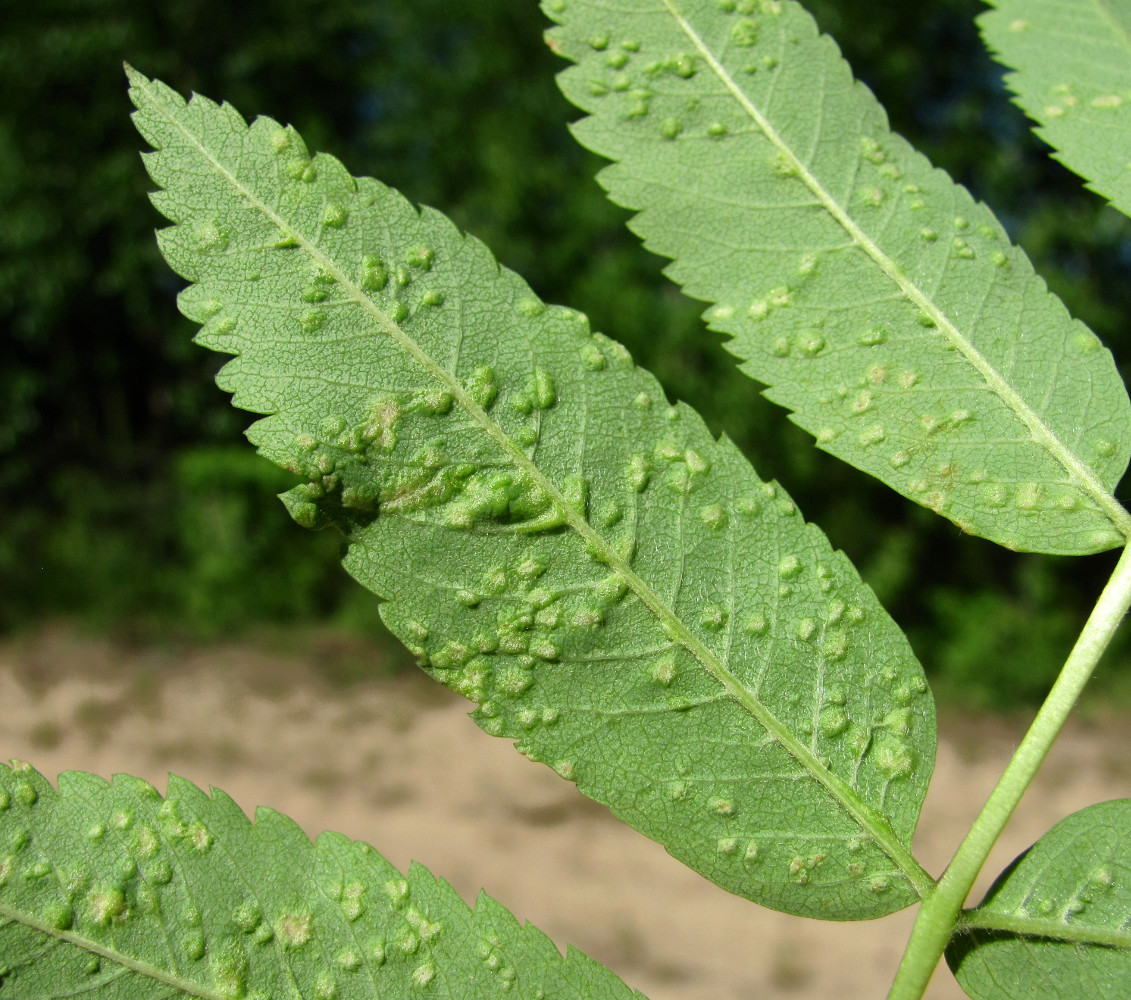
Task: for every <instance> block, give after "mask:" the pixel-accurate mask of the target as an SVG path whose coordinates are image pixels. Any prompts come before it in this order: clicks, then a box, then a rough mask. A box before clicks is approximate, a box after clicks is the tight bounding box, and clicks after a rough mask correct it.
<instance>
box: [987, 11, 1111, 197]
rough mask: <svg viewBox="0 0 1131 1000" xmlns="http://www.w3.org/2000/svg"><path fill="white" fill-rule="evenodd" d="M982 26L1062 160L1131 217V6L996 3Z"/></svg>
mask: <svg viewBox="0 0 1131 1000" xmlns="http://www.w3.org/2000/svg"><path fill="white" fill-rule="evenodd" d="M988 2H989V3H990V5H991V6H993V7H994V8H995V9H994V10H992V11H988V12H986V13H985V14H983V15H982V16H981V17H980V18H979V19H978V23H979V25H980V27H981V29H982V38H983V39H984V40H985V43H986V45H987V46H988V47H989V49H990V50H991V52H993V54H994V55H995V56H996V57H997V59H998V60H999V61H1000V62H1002V63H1003V64H1004V65H1006V66H1009V67H1010V68H1011V69H1014V70H1016V72H1015V73H1010V74H1008V75H1007V76H1006V78H1005V82H1006V83H1007V84H1008V86H1009V89H1010V90H1012V91H1013V93H1014V94H1015V95H1016V98H1017V103H1018V104H1019V105H1020V106H1021V107H1022V108H1023V109H1024V110H1025V113H1026V114H1027V115H1029V117H1030V118H1032V119H1033V120H1034V121H1036V122H1037V123H1038V124H1039V125H1040V128H1038V129H1036V133H1037V135H1039V136H1040V137H1041V138H1042V139H1044V140H1045V142H1047V143H1048V144H1049V145H1050V146H1052V147H1053V149H1054V150H1056V152H1055V153H1054V154H1053V156H1054V158H1055V159H1057V160H1059V161H1060V162H1061V163H1063V164H1064V165H1065V166H1066V167H1068V169H1069V170H1072V171H1075V172H1076V173H1077V174H1079V175H1080V176H1081V177H1083V178H1084V179H1085V180H1086V181H1087V182H1088V187H1089V188H1091V189H1092V190H1093V191H1095V192H1096V193H1097V194H1099V195H1101V196H1102V197H1104V198H1106V199H1108V200H1109V201H1110V202H1111V203H1112V204H1113V205H1115V207H1116V208H1118V209H1119V210H1120V211H1121V212H1123V213H1124V214H1125V215H1131V5H1129V4H1127V3H1126V0H1122V2H1121V0H988Z"/></svg>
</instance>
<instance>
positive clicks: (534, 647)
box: [529, 639, 562, 660]
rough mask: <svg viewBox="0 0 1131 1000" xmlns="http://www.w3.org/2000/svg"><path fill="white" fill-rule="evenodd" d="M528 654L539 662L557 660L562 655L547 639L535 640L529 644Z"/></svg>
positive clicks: (557, 647)
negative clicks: (535, 657)
mask: <svg viewBox="0 0 1131 1000" xmlns="http://www.w3.org/2000/svg"><path fill="white" fill-rule="evenodd" d="M529 648H530V652H531V653H532V654H533V655H534V656H537V657H538V659H540V660H557V659H559V658H560V657H561V655H562V650H561V647H560V646H557V645H555V644H554V643H552V642H550V641H549V640H548V639H536V640H534V641H533V642H532V643H530V647H529Z"/></svg>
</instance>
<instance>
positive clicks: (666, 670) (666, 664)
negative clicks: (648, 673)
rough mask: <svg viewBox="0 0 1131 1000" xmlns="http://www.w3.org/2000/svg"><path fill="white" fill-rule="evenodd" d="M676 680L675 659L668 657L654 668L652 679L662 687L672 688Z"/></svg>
mask: <svg viewBox="0 0 1131 1000" xmlns="http://www.w3.org/2000/svg"><path fill="white" fill-rule="evenodd" d="M675 678H676V666H675V657H674V656H672V655H668V656H665V657H663V658H662V659H660V660H657V661H656V663H655V664H654V665H653V666H652V679H653V680H654V681H655V682H656V683H657V684H659V685H660V686H661V687H670V686H671V685H672V682H673V681H674V680H675Z"/></svg>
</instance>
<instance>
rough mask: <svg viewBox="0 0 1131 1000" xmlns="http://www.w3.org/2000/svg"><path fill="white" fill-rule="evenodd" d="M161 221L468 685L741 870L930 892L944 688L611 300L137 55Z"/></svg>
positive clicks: (376, 565) (322, 478)
mask: <svg viewBox="0 0 1131 1000" xmlns="http://www.w3.org/2000/svg"><path fill="white" fill-rule="evenodd" d="M132 82H133V90H132V96H133V99H134V101H135V103H136V104H137V105H138V108H139V111H138V112H137V114H136V115H135V121H136V123H137V125H138V128H139V129H140V130H141V132H142V133H143V134H144V135H145V137H146V138H147V139H148V140H149V141H150V142H151V143H152V144H153V145H154V146H155V147H157V150H158V151H157V152H155V153H150V154H147V158H146V164H147V166H148V168H149V170H150V173H151V175H152V176H153V178H154V179H155V180H156V181H157V182H158V183H159V184H160V185H161V186H162V187H163V188H164V190H163V191H160V192H158V193H157V194H156V195H155V196H154V200H155V202H156V204H157V205H158V207H159V208H160V209H161V210H162V211H163V212H164V213H165V214H166V215H167V216H168V217H169V218H171V219H172V220H173V221H174V222H175V223H176V225H175V226H173V227H171V228H169V229H166V230H164V231H163V232H161V233H160V243H161V247H162V249H163V250H164V252H165V255H166V257H167V258H168V260H169V262H170V264H171V265H172V266H173V267H174V268H175V269H176V270H177V271H178V272H179V273H180V274H182V275H184V276H185V277H187V278H189V279H190V280H191V281H193V282H194V284H193V285H192V286H191V287H189V288H188V289H186V290H185V292H184V293H183V294H182V296H181V300H180V304H181V308H182V309H183V311H184V312H185V313H186V315H188V316H189V317H191V318H193V319H196V320H199V321H201V322H203V323H204V326H203V328H202V330H201V331H200V333H199V336H198V339H199V341H200V342H201V343H203V344H204V345H205V346H208V347H211V348H213V349H215V350H219V351H226V352H230V353H233V354H236V355H238V357H237V358H235V359H234V360H232V361H230V362H229V363H228V364H227V365H226V366H225V367H224V369H223V371H222V373H221V376H220V382H221V384H222V385H223V386H224V387H225V388H227V389H229V390H230V391H232V392H233V393H234V394H235V398H234V403H235V404H236V405H238V406H242V407H244V408H246V409H250V410H254V411H256V412H259V413H267V414H271V416H269V417H267V418H266V419H263V420H260V421H259V422H257V423H256V424H255V425H254V426H253V427H252V428H251V429H250V431H249V436H250V437H251V438H252V440H253V441H254V442H255V443H256V444H257V445H258V446H259V448H260V450H261V452H262V453H264V454H265V455H267V456H269V457H270V458H272V459H273V460H275V461H276V462H279V463H280V464H282V465H284V466H286V467H288V468H290V469H292V470H294V471H296V472H297V473H299V474H300V475H301V476H302V477H303V478H304V479H305V480H306V482H305V483H304V484H302V485H300V486H298V487H296V488H295V489H294V490H292V491H291V492H290V493H289V494H287V495H286V497H285V501H286V503H287V504H288V505H289V508H290V510H291V511H292V513H293V514H294V516H295V517H296V518H297V519H298V520H299V521H300V522H301V523H303V524H306V525H308V526H318V525H322V524H329V523H332V524H334V525H336V526H337V527H339V528H340V529H341V530H342V531H343V532H344V533H345V535H346V537H347V539H348V541H349V548H348V553H347V555H346V558H345V563H346V566H347V568H348V569H349V571H350V572H351V573H353V574H354V576H356V577H357V579H358V580H360V581H361V582H362V583H363V584H365V586H367V587H368V588H370V589H371V590H373V591H374V592H375V593H376V594H378V595H380V596H381V597H382V598H384V599H385V601H386V603H384V604H383V605H382V607H381V613H382V616H383V618H384V620H385V621H386V623H387V624H388V625H389V627H390V628H391V629H392V631H393V632H394V633H396V634H397V635H398V636H399V637H400V638H401V639H402V640H403V641H404V642H405V643H406V644H407V645H408V646H409V648H410V649H411V650H412V651H413V652H414V653H415V654H416V655H417V656H418V657H419V658H420V662H421V664H422V666H424V667H425V668H426V669H427V670H428V671H429V672H430V673H431V674H432V675H433V676H434V677H436V678H437V679H438V680H439V681H441V682H442V683H443V684H445V685H447V686H449V687H451V688H452V689H454V690H456V691H458V692H460V693H461V694H463V695H465V696H467V697H468V698H470V699H472V700H474V701H475V702H477V703H478V708H477V709H476V711H475V713H474V717H475V719H476V721H477V722H478V724H479V725H480V726H481V727H482V728H483V729H485V730H486V731H487V732H489V733H492V734H494V735H497V736H505V737H508V738H510V739H514V740H517V741H518V748H519V750H520V751H521V752H522V753H524V754H526V755H527V756H528V757H530V758H532V759H534V760H538V761H543V762H545V763H547V764H549V765H551V766H552V767H553V768H555V769H556V770H557V772H558V773H559V774H561V775H562V776H563V777H565V778H567V779H570V780H572V781H575V782H577V783H578V785H579V787H580V788H581V790H582V792H584V793H585V794H586V795H589V796H590V797H592V798H595V799H597V800H599V801H601V802H604V803H607V804H608V805H609V806H610V807H611V808H612V809H613V811H614V812H615V813H616V814H617V815H618V816H620V817H621V818H622V819H624V820H625V821H627V822H628V823H630V824H632V825H633V826H634V827H636V828H637V829H639V830H641V831H643V832H644V833H646V834H647V835H648V836H650V837H652V838H654V839H656V840H658V841H660V842H661V843H663V844H664V845H665V846H667V848H668V849H669V850H670V851H671V852H672V853H673V854H674V855H676V856H677V857H678V858H680V859H681V860H683V861H684V862H686V863H687V864H688V865H690V866H692V867H693V868H695V869H697V870H698V871H700V872H702V873H703V874H704V875H706V876H707V877H709V878H711V879H713V880H714V881H715V882H717V883H718V884H720V885H722V886H724V887H726V888H727V889H730V890H731V891H733V892H736V893H739V894H741V895H744V896H747V897H749V898H751V899H756V900H758V901H761V902H763V903H766V904H768V905H770V906H774V907H777V908H780V909H783V910H788V911H791V912H797V913H806V914H811V915H814V916H829V917H835V918H840V919H850V918H858V917H864V916H870V915H876V914H880V913H884V912H888V911H890V910H892V909H895V908H898V907H900V906H903V905H906V904H907V903H909V902H911V901H912V900H913V899H914V898H915V896H916V892H917V891H922V890H923V888H924V887H926V886H928V885H929V884H930V883H929V880H928V877H927V876H926V875H925V874H924V873H923V872H922V870H921V868H919V866H918V865H917V864H915V862H914V860H913V859H912V858H911V857H910V856H909V854H908V851H907V846H908V844H909V843H910V838H911V833H912V830H913V828H914V825H915V820H916V818H917V815H918V812H919V808H920V804H921V802H922V798H923V795H924V793H925V789H926V785H927V781H928V778H929V775H930V772H931V769H932V767H933V758H934V739H935V726H934V710H933V703H932V700H931V697H930V694H929V692H928V691H927V686H926V683H925V680H924V678H923V675H922V671H921V668H920V667H919V665H918V664H917V662H916V661H915V659H914V657H913V655H912V653H911V651H910V648H909V647H908V645H907V642H906V640H905V639H904V637H903V635H902V634H901V633H900V632H899V630H898V629H897V628H896V626H895V625H894V623H892V622H891V620H890V619H889V618H888V617H887V615H886V614H885V613H884V611H883V609H882V608H881V607H880V606H879V604H878V602H877V601H876V599H875V597H874V595H873V594H872V592H871V591H870V590H869V589H868V588H867V587H866V586H864V584H863V583H862V582H861V581H860V579H859V577H858V576H857V574H856V573H855V571H854V570H853V569H852V567H851V566H850V565H849V564H848V562H847V560H845V558H844V557H843V555H841V554H840V553H836V552H833V551H832V549H831V548H830V546H829V544H828V541H827V539H825V537H824V536H823V535H822V534H821V533H820V532H819V531H818V530H816V529H815V528H813V527H812V526H808V525H806V524H805V523H804V522H803V521H802V519H801V517H800V516H799V515H798V512H797V510H796V508H795V507H794V505H793V503H792V502H791V501H790V500H789V498H788V497H787V496H785V494H784V493H783V492H782V491H781V490H780V489H779V488H778V487H777V486H775V485H774V484H772V483H763V482H762V481H761V480H759V479H758V478H757V476H756V475H755V474H754V472H753V470H752V469H751V468H750V466H749V464H748V463H747V462H746V461H745V459H744V458H743V457H742V456H741V455H740V454H739V453H738V451H737V450H736V449H735V447H734V446H733V445H732V444H731V443H730V442H729V441H726V440H723V441H716V440H715V439H714V438H712V436H711V435H710V433H709V432H708V430H707V429H706V427H705V426H704V424H703V422H702V421H701V419H700V418H699V417H698V416H697V415H696V414H695V413H694V412H692V411H691V410H689V409H687V408H686V407H682V406H677V407H672V406H668V405H667V403H666V402H665V399H664V395H663V392H662V390H661V389H660V386H659V385H658V384H657V382H656V381H655V379H653V378H652V377H651V376H650V375H648V374H647V373H646V372H643V371H641V370H640V369H638V368H636V367H635V366H634V365H633V364H632V362H631V359H630V358H629V357H628V355H627V352H625V351H624V349H623V348H622V347H620V346H618V345H617V344H615V343H613V342H612V341H610V340H608V339H607V338H605V337H603V336H601V335H599V334H594V333H591V332H590V331H589V329H588V325H587V323H586V321H585V319H584V317H582V316H580V315H579V314H578V313H576V312H572V311H570V310H568V309H563V308H559V307H548V306H546V305H545V304H543V303H542V302H540V301H539V300H538V299H537V298H536V297H535V296H534V295H533V293H532V292H531V291H530V289H529V288H528V287H527V286H526V285H525V284H524V283H523V282H522V280H521V279H520V278H518V277H517V276H516V275H514V274H513V273H511V272H510V271H507V270H505V269H500V267H499V265H498V264H497V263H496V262H495V260H494V259H493V258H492V256H491V255H490V253H489V252H488V251H487V250H486V248H484V247H483V245H482V244H481V243H479V242H477V241H476V240H474V239H471V238H469V237H466V236H464V235H463V234H461V233H459V232H458V231H457V230H456V228H455V227H454V226H453V225H452V224H451V223H450V222H449V221H447V220H446V219H445V218H444V217H443V216H441V215H439V214H438V213H436V212H434V211H432V210H429V209H424V210H423V211H420V212H418V211H417V210H416V209H415V208H413V207H412V206H411V205H409V204H408V202H406V201H405V200H404V199H403V198H402V197H401V196H400V195H398V194H397V193H396V192H394V191H391V190H389V189H388V188H386V187H384V186H382V185H381V184H379V183H377V182H376V181H373V180H371V179H368V178H362V179H358V180H355V179H354V178H352V177H351V176H350V175H349V174H348V173H346V171H345V170H344V169H343V167H342V166H341V164H339V163H338V162H337V161H336V160H334V159H333V158H331V157H328V156H325V155H318V156H316V157H314V158H313V159H312V158H310V157H309V156H308V155H307V152H306V150H305V148H304V146H303V144H302V141H301V139H300V138H299V136H298V135H297V134H296V133H295V132H294V131H293V130H291V129H289V128H287V129H284V128H281V127H280V126H279V125H278V124H277V123H275V122H274V121H272V120H270V119H267V118H260V119H258V120H256V121H255V122H254V123H253V124H252V125H251V126H250V127H249V126H247V125H245V123H244V122H243V120H242V119H241V118H240V117H239V115H238V114H237V112H236V111H235V110H234V109H232V108H231V107H230V106H227V105H225V106H223V107H218V106H216V105H215V104H213V103H211V102H209V101H208V100H206V99H204V98H200V97H196V98H194V99H193V101H192V102H191V103H190V104H188V105H186V104H185V102H184V101H183V100H182V99H181V98H180V97H178V96H177V95H176V94H174V93H173V92H172V91H170V90H169V89H168V88H166V87H164V86H163V85H161V84H158V83H150V82H149V81H147V80H145V79H144V78H143V77H140V76H139V75H137V74H134V75H133V76H132Z"/></svg>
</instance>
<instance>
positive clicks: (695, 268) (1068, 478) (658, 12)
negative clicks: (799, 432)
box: [544, 0, 1131, 553]
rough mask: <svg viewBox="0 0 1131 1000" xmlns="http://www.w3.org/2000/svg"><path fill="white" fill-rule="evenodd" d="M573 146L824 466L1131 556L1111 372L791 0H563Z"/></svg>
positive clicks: (1050, 548)
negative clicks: (1119, 488) (824, 454)
mask: <svg viewBox="0 0 1131 1000" xmlns="http://www.w3.org/2000/svg"><path fill="white" fill-rule="evenodd" d="M544 6H545V9H546V10H547V11H548V13H549V14H550V16H551V17H552V18H553V19H555V20H556V21H559V22H561V26H560V27H558V28H555V29H553V30H551V31H550V32H549V36H548V37H549V42H550V45H551V47H552V48H553V49H554V50H555V51H557V52H559V53H561V54H562V55H563V56H565V57H566V58H567V59H570V60H572V61H573V62H574V63H576V64H577V65H575V66H574V67H572V68H570V69H568V70H566V71H565V72H563V73H562V74H561V75H560V77H559V80H560V83H561V87H562V90H563V91H564V92H565V94H566V96H567V97H568V98H569V99H570V100H571V101H573V102H574V103H575V104H577V105H578V106H579V107H580V108H582V109H583V110H585V111H587V112H589V117H588V118H585V119H583V120H581V121H580V122H578V123H577V124H575V126H574V131H575V134H576V135H577V137H578V139H579V140H580V141H581V142H582V143H583V144H584V145H586V146H588V147H589V148H591V149H593V150H595V151H596V152H598V153H600V154H601V155H603V156H606V157H608V158H610V159H612V160H614V161H616V162H615V163H614V165H612V166H610V167H607V168H606V169H605V170H603V171H602V172H601V174H600V175H599V179H600V181H601V183H602V184H603V185H604V186H605V188H607V189H608V191H609V195H610V197H611V198H612V199H613V200H614V201H615V202H616V203H617V204H619V205H623V206H625V207H627V208H631V209H636V210H638V211H639V213H640V214H638V215H637V216H636V217H635V218H634V219H633V221H632V223H631V227H632V229H633V230H634V231H635V232H636V233H637V234H638V235H639V236H641V237H642V238H643V239H644V241H645V245H646V246H647V247H648V248H649V249H650V250H652V251H654V252H655V253H658V254H661V255H663V256H665V257H671V258H673V260H672V263H671V264H669V265H668V268H667V273H668V275H669V276H670V277H671V278H672V279H673V280H674V281H676V282H677V283H679V284H680V285H682V286H683V290H684V291H685V292H686V293H687V294H688V295H690V296H692V297H694V298H699V299H705V300H708V301H710V302H714V303H716V304H715V305H714V306H713V307H712V308H711V309H709V310H707V312H706V314H705V315H706V318H707V320H708V322H709V324H710V326H711V328H712V329H714V330H718V331H721V332H724V333H727V334H730V335H731V336H732V337H733V338H734V339H733V340H732V341H731V342H730V343H728V345H727V347H728V349H729V350H731V351H732V352H733V353H734V354H736V355H738V356H739V357H740V358H742V359H744V361H745V364H744V365H743V370H744V371H746V372H747V374H749V375H750V376H752V377H753V378H756V379H758V380H759V381H761V382H764V383H766V384H767V385H768V386H769V388H768V389H767V390H766V395H768V396H769V397H770V398H771V399H772V400H774V401H775V402H777V403H780V404H782V405H783V406H786V407H788V408H789V409H790V410H791V411H792V419H793V420H794V421H795V422H796V423H798V424H799V425H800V426H801V427H803V428H805V429H806V430H807V431H809V432H810V433H811V434H813V435H814V436H815V437H816V439H817V443H818V445H819V446H820V447H822V448H824V449H825V450H827V451H829V452H831V453H833V454H834V455H838V456H840V457H841V458H843V459H844V460H845V461H847V462H850V463H852V464H853V465H855V466H857V467H858V468H860V469H863V470H864V471H866V472H869V473H870V474H872V475H873V476H876V477H877V478H879V479H881V480H883V481H884V482H885V483H887V484H889V485H890V486H891V487H892V488H894V489H896V490H898V491H899V492H900V493H902V494H904V495H905V496H907V497H910V498H911V499H913V500H915V501H917V502H919V503H921V504H923V505H924V506H926V507H929V508H931V509H932V510H935V511H937V512H938V513H940V514H943V515H945V516H946V517H948V518H950V519H951V520H952V521H954V522H955V523H956V524H957V525H959V526H960V527H961V528H962V529H963V530H965V531H968V532H972V533H974V534H978V535H983V536H984V537H986V538H990V539H993V540H994V541H997V542H1000V543H1001V544H1003V545H1007V546H1009V547H1011V548H1017V549H1025V550H1034V551H1040V552H1060V553H1084V552H1094V551H1099V550H1102V549H1107V548H1111V547H1112V546H1116V545H1120V544H1122V538H1123V536H1127V535H1131V518H1129V517H1128V515H1127V513H1126V512H1125V511H1124V510H1123V508H1122V507H1120V506H1119V504H1118V503H1117V502H1116V501H1115V500H1114V498H1113V497H1112V493H1111V491H1112V489H1113V488H1114V485H1115V484H1116V482H1118V480H1119V478H1120V476H1121V475H1122V474H1123V472H1124V470H1125V469H1126V467H1127V461H1128V455H1129V450H1131V407H1129V403H1128V398H1127V393H1126V391H1125V390H1124V387H1123V384H1122V382H1121V381H1120V379H1119V376H1118V374H1117V373H1116V370H1115V366H1114V363H1113V362H1112V359H1111V356H1110V355H1109V353H1108V352H1107V351H1106V350H1105V349H1104V348H1103V347H1102V346H1101V345H1100V343H1099V341H1098V340H1097V338H1096V337H1095V336H1094V335H1093V334H1092V333H1091V332H1090V331H1089V330H1088V329H1087V328H1086V327H1084V326H1083V325H1082V324H1081V323H1079V322H1077V321H1075V320H1072V319H1071V318H1070V317H1069V316H1068V314H1067V312H1066V310H1065V309H1064V306H1063V305H1062V304H1061V303H1060V301H1059V300H1057V299H1056V298H1054V297H1053V296H1052V295H1050V294H1049V293H1048V291H1047V289H1046V288H1045V285H1044V282H1043V281H1042V280H1041V279H1040V278H1038V277H1037V276H1036V275H1035V274H1034V273H1033V270H1032V267H1031V265H1030V263H1029V261H1028V259H1027V258H1026V257H1025V256H1024V254H1023V253H1022V252H1021V251H1020V250H1019V249H1017V248H1016V247H1014V246H1012V245H1010V243H1009V240H1008V238H1007V236H1006V233H1005V231H1004V230H1003V229H1002V227H1001V225H1000V224H999V223H998V221H997V220H996V219H995V218H994V216H993V215H992V214H991V213H990V211H989V210H988V209H987V208H986V207H985V206H984V205H981V204H978V203H976V202H975V201H974V200H973V199H972V198H971V197H970V195H969V194H968V192H966V190H965V189H963V188H961V187H959V186H958V185H956V184H954V183H953V182H952V181H950V180H949V179H948V178H947V177H946V176H945V175H944V174H943V173H942V172H941V171H938V170H935V169H934V168H932V167H931V165H930V164H929V163H928V162H927V160H926V159H925V158H924V157H923V156H921V155H920V154H918V153H916V152H915V151H914V150H913V149H912V148H911V147H910V146H909V145H908V144H907V143H906V142H905V141H904V140H903V139H901V138H900V137H899V136H897V135H894V134H893V133H891V132H890V131H889V129H888V124H887V119H886V116H885V115H884V112H883V109H882V108H881V107H880V106H879V104H878V103H877V102H876V100H875V99H874V98H873V97H872V95H871V93H870V92H869V91H868V90H867V89H866V88H865V87H863V86H862V85H860V84H859V83H855V82H854V81H853V80H852V77H851V74H850V71H849V68H848V66H847V65H846V63H845V62H844V61H843V60H842V59H841V57H840V54H839V53H838V52H837V49H836V46H835V45H834V44H833V43H832V41H831V40H830V39H829V38H827V37H825V36H821V35H819V34H818V32H817V29H816V25H815V24H814V22H813V20H812V18H810V17H809V15H808V14H806V13H805V11H803V10H802V9H801V8H800V7H799V6H798V5H797V4H795V3H792V2H790V0H643V2H642V0H632V2H631V3H630V2H627V0H547V2H546V3H545V4H544Z"/></svg>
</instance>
